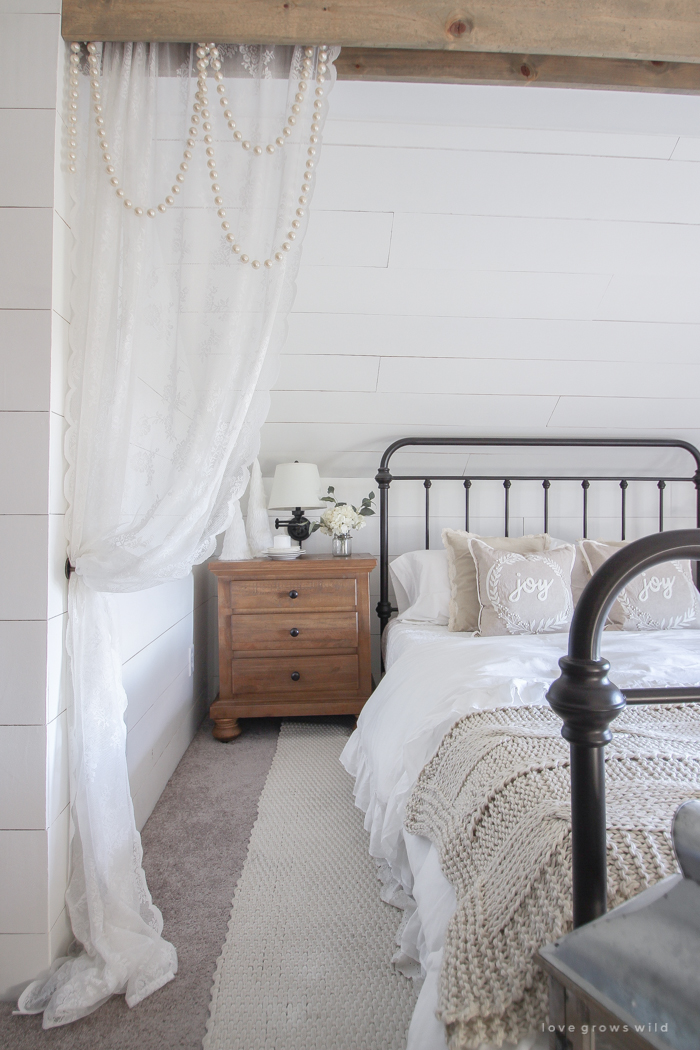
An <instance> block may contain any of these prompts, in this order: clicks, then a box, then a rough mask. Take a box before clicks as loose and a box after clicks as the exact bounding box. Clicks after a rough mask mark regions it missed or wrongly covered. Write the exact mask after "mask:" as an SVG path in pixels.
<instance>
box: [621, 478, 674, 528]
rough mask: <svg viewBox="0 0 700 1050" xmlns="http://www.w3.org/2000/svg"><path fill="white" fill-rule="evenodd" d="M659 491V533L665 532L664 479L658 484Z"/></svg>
mask: <svg viewBox="0 0 700 1050" xmlns="http://www.w3.org/2000/svg"><path fill="white" fill-rule="evenodd" d="M657 486H658V489H659V532H663V531H664V489H665V488H666V482H665V481H664V480H663V478H662V479H661V480H660V481H659V482H657ZM623 538H624V537H623Z"/></svg>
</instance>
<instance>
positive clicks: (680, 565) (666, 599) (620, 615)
mask: <svg viewBox="0 0 700 1050" xmlns="http://www.w3.org/2000/svg"><path fill="white" fill-rule="evenodd" d="M580 546H581V550H582V551H583V556H584V558H585V559H586V562H587V564H588V568H589V570H590V572H591V574H593V573H594V572H596V571H597V570H598V569H599V568H600V567H601V565H602V564H603V562H605V561H607V560H608V558H609V557H610V556H611V555H612V554H614V553H615V551H616V550H619V549H620V547H623V546H625V544H624V543H622V542H618V543H604V542H603V541H601V540H582V541H581V544H580ZM699 599H700V596H699V595H698V592H697V590H696V587H695V584H694V583H693V577H692V573H691V568H690V562H689V561H665V562H662V563H661V564H660V565H655V566H654V567H653V568H651V569H648V570H647V571H646V572H643V573H641V575H639V576H637V577H635V579H634V580H632V582H631V583H628V584H627V586H626V587H625V589H624V590H623V591H621V592H620V594H619V595H618V597H617V601H616V602H615V604H614V605H613V607H612V609H611V610H610V614H609V616H608V622H609V623H610V624H611V626H612V627H614V628H616V629H617V630H619V631H670V630H678V629H680V628H682V627H690V628H694V629H695V630H697V629H698V628H700V620H699V618H698V612H700V600H699Z"/></svg>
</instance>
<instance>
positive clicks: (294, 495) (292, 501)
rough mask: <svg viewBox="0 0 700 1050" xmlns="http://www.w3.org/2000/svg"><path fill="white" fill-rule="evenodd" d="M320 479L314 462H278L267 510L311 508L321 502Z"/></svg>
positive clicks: (319, 504)
mask: <svg viewBox="0 0 700 1050" xmlns="http://www.w3.org/2000/svg"><path fill="white" fill-rule="evenodd" d="M320 491H321V479H320V477H319V474H318V467H317V466H316V464H315V463H278V464H277V466H276V467H275V476H274V478H273V479H272V492H271V493H270V502H269V504H268V509H269V510H294V508H295V507H301V508H302V510H311V509H312V508H314V507H325V503H322V502H321V499H320V497H319V492H320Z"/></svg>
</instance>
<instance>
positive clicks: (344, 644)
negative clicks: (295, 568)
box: [231, 610, 358, 652]
mask: <svg viewBox="0 0 700 1050" xmlns="http://www.w3.org/2000/svg"><path fill="white" fill-rule="evenodd" d="M357 638H358V632H357V613H356V612H327V613H314V612H304V611H303V610H301V611H300V612H299V613H295V612H289V613H287V612H283V613H272V614H270V613H247V614H246V613H239V614H237V615H236V614H234V615H233V616H232V617H231V647H232V649H234V650H237V649H241V650H251V649H252V650H254V649H289V650H290V651H292V652H297V651H298V650H299V649H355V648H356V647H357Z"/></svg>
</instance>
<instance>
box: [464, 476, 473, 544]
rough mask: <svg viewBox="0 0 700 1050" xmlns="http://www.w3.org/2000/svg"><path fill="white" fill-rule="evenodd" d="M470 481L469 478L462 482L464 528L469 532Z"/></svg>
mask: <svg viewBox="0 0 700 1050" xmlns="http://www.w3.org/2000/svg"><path fill="white" fill-rule="evenodd" d="M471 487H472V483H471V481H470V480H469V478H467V479H466V481H465V482H464V528H465V529H466V531H467V532H469V490H470V489H471Z"/></svg>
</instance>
